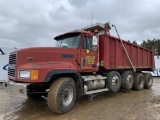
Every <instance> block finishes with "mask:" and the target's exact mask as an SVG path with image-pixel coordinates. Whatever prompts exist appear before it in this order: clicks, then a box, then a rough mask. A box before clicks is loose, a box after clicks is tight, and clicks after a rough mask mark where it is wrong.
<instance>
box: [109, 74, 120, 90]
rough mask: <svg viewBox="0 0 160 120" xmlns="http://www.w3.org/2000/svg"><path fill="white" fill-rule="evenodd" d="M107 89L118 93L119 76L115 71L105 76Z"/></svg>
mask: <svg viewBox="0 0 160 120" xmlns="http://www.w3.org/2000/svg"><path fill="white" fill-rule="evenodd" d="M107 77H108V78H107V79H108V81H107V87H108V88H109V90H110V91H112V92H117V91H119V89H120V87H121V76H120V74H119V73H118V72H117V71H111V72H109V73H108V75H107Z"/></svg>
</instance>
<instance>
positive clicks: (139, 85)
mask: <svg viewBox="0 0 160 120" xmlns="http://www.w3.org/2000/svg"><path fill="white" fill-rule="evenodd" d="M143 88H144V76H143V74H142V73H136V75H135V79H134V89H135V90H138V91H140V90H142V89H143Z"/></svg>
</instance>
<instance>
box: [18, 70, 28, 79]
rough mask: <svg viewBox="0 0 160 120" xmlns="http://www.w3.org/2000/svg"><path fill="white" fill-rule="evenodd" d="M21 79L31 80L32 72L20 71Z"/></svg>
mask: <svg viewBox="0 0 160 120" xmlns="http://www.w3.org/2000/svg"><path fill="white" fill-rule="evenodd" d="M19 78H30V71H29V70H27V71H26V70H20V71H19Z"/></svg>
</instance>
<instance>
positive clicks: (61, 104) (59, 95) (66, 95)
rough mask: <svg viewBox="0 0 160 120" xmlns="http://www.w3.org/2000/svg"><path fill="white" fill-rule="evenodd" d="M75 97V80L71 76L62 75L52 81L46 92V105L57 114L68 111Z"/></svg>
mask: <svg viewBox="0 0 160 120" xmlns="http://www.w3.org/2000/svg"><path fill="white" fill-rule="evenodd" d="M75 99H76V88H75V82H74V80H73V79H72V78H68V77H63V78H59V79H57V80H56V81H55V82H53V83H52V85H51V87H50V89H49V92H48V107H49V109H50V110H51V111H52V112H54V113H57V114H64V113H66V112H68V111H69V110H70V109H71V108H72V107H73V105H74V103H75Z"/></svg>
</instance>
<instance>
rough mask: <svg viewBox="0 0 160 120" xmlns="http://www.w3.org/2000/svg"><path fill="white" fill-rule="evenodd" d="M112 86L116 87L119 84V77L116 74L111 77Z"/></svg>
mask: <svg viewBox="0 0 160 120" xmlns="http://www.w3.org/2000/svg"><path fill="white" fill-rule="evenodd" d="M112 86H113V87H118V86H119V78H118V76H114V77H113V78H112Z"/></svg>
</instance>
